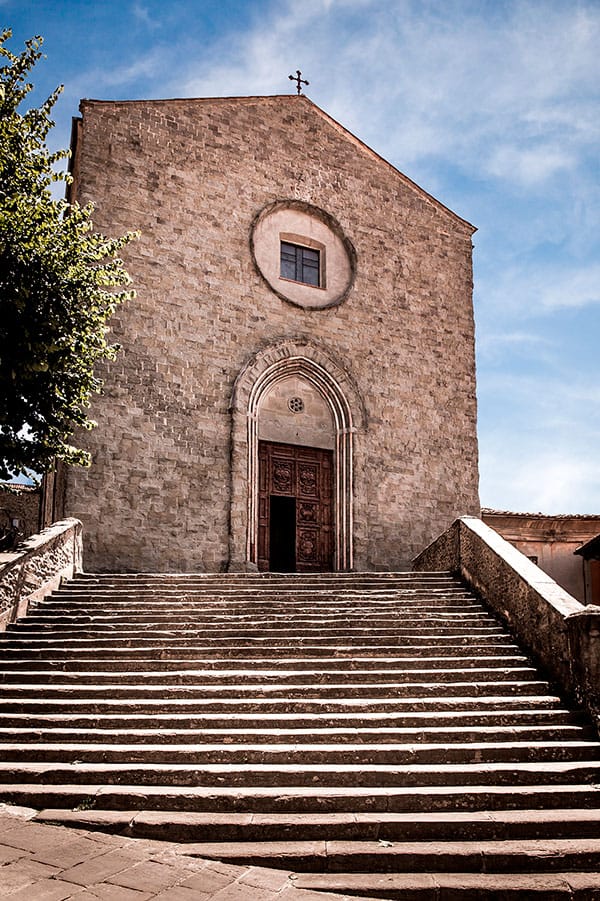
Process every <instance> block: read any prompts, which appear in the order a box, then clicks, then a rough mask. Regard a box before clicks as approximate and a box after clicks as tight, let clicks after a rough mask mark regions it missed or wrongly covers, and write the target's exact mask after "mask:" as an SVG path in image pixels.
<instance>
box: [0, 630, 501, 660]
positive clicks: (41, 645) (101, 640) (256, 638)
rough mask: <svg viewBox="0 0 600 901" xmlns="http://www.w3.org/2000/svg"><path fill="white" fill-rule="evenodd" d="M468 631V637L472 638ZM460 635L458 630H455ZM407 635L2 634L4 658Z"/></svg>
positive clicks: (370, 641)
mask: <svg viewBox="0 0 600 901" xmlns="http://www.w3.org/2000/svg"><path fill="white" fill-rule="evenodd" d="M468 631H470V632H471V634H485V633H486V632H488V631H489V630H488V629H485V630H482V629H480V628H479V627H473V628H471V629H470V630H468ZM468 631H465V634H468ZM452 632H453V633H456V629H455V628H453V629H452ZM405 634H406V633H405V632H404V631H402V630H399V629H387V630H383V629H382V630H379V629H373V630H369V629H335V630H329V629H314V630H310V629H308V630H306V632H302V630H300V629H299V630H294V629H289V630H277V631H274V630H270V629H260V628H256V629H252V630H251V629H244V630H241V629H236V630H233V629H221V630H210V629H203V630H194V629H192V630H190V631H189V633H188V632H187V631H185V632H184V631H183V630H182V632H180V633H175V634H171V635H169V636H164V635H161V634H160V633H158V634H149V635H147V634H146V633H144V632H143V631H141V630H140V631H139V632H138V633H137V634H136V633H135V632H132V633H130V634H129V635H123V636H122V635H120V634H119V633H118V632H116V633H112V634H110V635H106V634H105V633H102V634H99V635H89V636H86V635H82V634H81V632H75V633H67V634H62V633H61V632H60V631H57V632H53V633H50V634H49V635H45V634H42V635H21V633H14V632H10V633H7V632H4V633H0V635H2V638H0V654H1V653H3V652H4V651H7V650H15V649H16V650H21V649H23V650H39V649H41V650H44V649H46V648H47V649H48V650H49V651H50V650H53V649H55V648H61V649H62V648H63V647H68V648H69V649H75V650H81V649H85V648H90V647H91V648H93V647H97V648H98V649H99V650H100V649H101V650H104V649H106V648H111V647H114V648H115V649H119V648H129V647H134V646H137V647H139V648H142V649H143V648H149V647H150V648H151V647H158V646H160V647H165V646H166V647H169V648H174V649H176V648H179V647H182V648H188V647H195V646H196V645H197V644H198V643H199V642H201V643H202V644H203V645H207V644H209V643H213V644H216V645H217V646H219V645H223V644H225V645H226V644H228V643H230V642H231V643H234V644H235V645H240V644H243V645H245V644H249V645H252V644H260V645H264V644H266V643H269V644H270V643H271V642H273V643H274V644H275V646H276V647H277V646H279V645H281V644H282V643H283V642H285V644H287V645H291V644H294V643H295V644H296V645H297V646H298V647H299V648H302V647H304V646H305V645H306V644H307V643H310V642H317V643H319V644H320V645H325V644H329V646H331V647H337V646H338V645H339V644H348V643H349V642H353V641H354V640H355V639H356V640H358V641H359V642H360V643H361V644H362V645H363V646H364V645H367V646H368V645H375V646H377V645H378V644H381V643H386V644H391V643H394V642H396V643H397V642H399V641H400V640H401V638H402V636H403V635H405ZM422 634H423V636H425V635H427V634H429V633H428V630H427V628H426V627H423V630H422ZM435 634H443V632H442V631H441V629H436V630H435Z"/></svg>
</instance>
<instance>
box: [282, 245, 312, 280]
mask: <svg viewBox="0 0 600 901" xmlns="http://www.w3.org/2000/svg"><path fill="white" fill-rule="evenodd" d="M320 270H321V260H320V253H319V251H318V250H311V249H310V248H309V247H300V246H299V245H298V244H288V243H287V241H282V242H281V268H280V270H279V272H280V275H281V278H289V279H291V281H294V282H302V283H303V284H305V285H314V286H315V287H316V288H318V287H319V285H320Z"/></svg>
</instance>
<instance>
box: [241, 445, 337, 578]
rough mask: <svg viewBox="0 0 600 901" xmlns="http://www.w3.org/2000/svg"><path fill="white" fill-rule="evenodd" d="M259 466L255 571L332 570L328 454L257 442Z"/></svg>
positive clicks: (302, 448)
mask: <svg viewBox="0 0 600 901" xmlns="http://www.w3.org/2000/svg"><path fill="white" fill-rule="evenodd" d="M258 461H259V462H258V472H259V486H258V568H259V569H261V570H271V571H274V572H329V571H331V569H332V567H333V481H332V478H333V476H332V471H333V452H332V451H330V450H322V449H320V448H312V447H299V446H296V445H292V444H275V443H272V442H267V441H261V442H259V448H258Z"/></svg>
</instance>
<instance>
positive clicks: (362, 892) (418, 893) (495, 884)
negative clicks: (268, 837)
mask: <svg viewBox="0 0 600 901" xmlns="http://www.w3.org/2000/svg"><path fill="white" fill-rule="evenodd" d="M294 885H295V886H296V888H297V889H302V890H308V891H314V892H315V893H317V892H318V893H319V894H321V893H323V895H322V897H323V899H325V898H331V897H332V894H331V893H333V896H334V895H338V896H340V897H343V898H346V897H354V896H356V897H358V898H364V899H371V901H373V899H375V898H385V899H388V901H528V899H539V901H591V899H592V898H597V897H599V896H600V874H599V873H598V872H587V873H584V872H577V873H570V872H569V873H566V872H555V871H552V872H547V871H539V872H538V871H536V872H535V873H523V872H503V873H437V872H436V873H435V874H428V873H368V874H367V873H299V874H298V875H297V876H295V877H294ZM339 893H341V895H339Z"/></svg>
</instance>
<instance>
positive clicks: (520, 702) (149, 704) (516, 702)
mask: <svg viewBox="0 0 600 901" xmlns="http://www.w3.org/2000/svg"><path fill="white" fill-rule="evenodd" d="M517 684H519V683H517ZM532 684H535V683H523V686H526V685H532ZM509 686H510V683H509ZM452 687H453V688H454V687H455V686H452ZM449 688H450V686H448V685H444V686H443V689H444V691H443V692H441V693H440V694H439V695H434V696H432V697H419V696H413V693H412V692H407V695H406V697H399V696H397V697H395V698H393V699H391V698H389V697H383V698H378V697H372V696H371V697H368V698H351V697H336V698H318V697H311V698H293V697H290V696H289V693H286V695H285V697H270V698H266V697H263V698H260V697H253V698H239V697H232V698H226V697H221V698H214V697H205V698H204V697H184V698H178V697H171V698H170V699H169V704H168V707H169V713H182V712H184V711H185V712H188V713H204V712H213V713H214V712H219V713H226V712H228V711H229V712H233V711H237V712H238V713H260V714H263V713H269V712H270V713H280V714H288V713H304V714H308V713H361V714H363V713H367V712H375V711H377V712H391V713H397V714H400V713H401V712H402V711H416V710H436V711H446V710H465V711H469V710H475V711H477V710H478V709H479V708H482V709H492V710H493V709H496V710H507V709H508V707H509V705H510V703H512V705H513V706H515V707H519V708H521V707H528V706H529V707H536V708H537V707H543V706H545V705H547V706H550V707H552V706H560V699H559V698H554V697H552V696H543V695H541V694H540V695H537V696H529V695H527V693H526V688H525V687H523V690H522V693H521V694H520V693H519V692H515V693H514V694H513V695H511V694H506V695H504V696H502V695H500V694H499V693H496V694H494V695H486V694H485V693H484V689H485V686H482V687H481V689H480V687H479V686H477V696H473V695H471V696H464V695H460V694H457V695H456V696H453V695H452V693H451V692H450V691H449ZM494 688H497V686H494ZM165 707H166V702H165V700H164V699H161V698H154V699H153V698H138V699H136V700H132V699H131V698H124V699H123V700H113V699H111V698H105V697H102V698H98V699H90V698H78V697H73V698H69V699H68V700H66V699H56V698H35V699H29V700H28V699H25V700H23V699H20V698H6V699H4V700H3V702H2V709H3V712H4V713H5V714H16V713H43V712H48V711H53V712H55V713H73V712H75V711H76V710H80V711H81V710H86V711H87V712H89V713H112V714H113V715H114V714H120V715H122V716H123V715H124V716H128V715H129V714H131V713H146V714H150V713H152V714H154V713H156V714H159V713H164V712H165Z"/></svg>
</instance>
